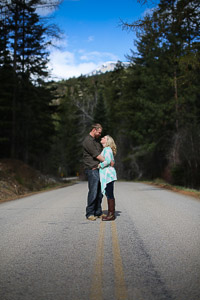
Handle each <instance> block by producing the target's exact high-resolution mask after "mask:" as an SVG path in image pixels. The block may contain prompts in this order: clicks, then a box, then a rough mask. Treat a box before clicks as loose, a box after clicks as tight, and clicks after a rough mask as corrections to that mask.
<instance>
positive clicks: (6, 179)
mask: <svg viewBox="0 0 200 300" xmlns="http://www.w3.org/2000/svg"><path fill="white" fill-rule="evenodd" d="M61 184H63V183H61V182H59V180H55V179H53V178H50V177H48V176H45V175H43V174H41V173H40V172H39V171H37V170H34V169H33V168H31V167H30V166H28V165H26V164H24V163H23V162H21V161H19V160H11V159H2V160H0V202H3V201H7V200H12V199H16V198H18V197H19V196H20V197H21V196H23V195H27V194H30V193H33V192H36V191H40V190H42V189H45V188H47V187H55V186H56V185H61Z"/></svg>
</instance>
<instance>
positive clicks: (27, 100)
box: [0, 0, 200, 189]
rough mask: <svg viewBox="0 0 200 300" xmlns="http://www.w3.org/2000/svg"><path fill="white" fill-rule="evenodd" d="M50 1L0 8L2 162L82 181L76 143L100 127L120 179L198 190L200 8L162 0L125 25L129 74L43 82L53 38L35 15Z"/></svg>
mask: <svg viewBox="0 0 200 300" xmlns="http://www.w3.org/2000/svg"><path fill="white" fill-rule="evenodd" d="M47 3H48V5H49V1H47V2H46V3H45V1H44V0H30V1H25V0H11V1H7V0H3V1H1V4H0V14H1V15H0V32H1V35H0V157H1V158H14V159H19V160H22V161H24V162H26V163H28V164H30V165H31V166H33V167H35V168H37V169H40V170H41V171H43V172H46V173H51V174H54V175H60V174H62V175H63V176H74V175H76V174H77V173H79V174H81V175H82V174H83V173H84V172H83V165H82V141H83V139H84V137H85V136H86V135H87V134H88V132H89V130H90V126H91V124H93V123H101V124H102V126H103V129H104V130H103V134H109V135H111V136H112V137H113V138H114V139H115V142H116V144H117V149H118V152H117V155H116V170H117V174H118V178H119V179H125V180H134V179H137V180H138V179H140V180H142V179H155V178H163V179H165V180H166V181H168V182H170V183H172V184H175V185H181V186H185V187H190V188H196V189H199V188H200V88H199V82H200V40H199V25H200V2H199V0H160V1H159V4H158V5H157V6H156V7H155V8H154V9H152V10H150V11H149V13H148V14H146V15H145V16H144V17H143V18H142V19H139V20H137V21H136V22H133V23H125V22H122V24H121V27H122V30H128V31H130V32H132V31H134V32H136V35H137V39H136V41H135V49H137V50H136V51H133V50H132V51H131V52H130V54H129V55H128V57H127V59H128V60H129V62H130V64H129V66H128V67H127V66H125V65H123V63H122V62H120V61H119V62H118V63H117V65H116V68H115V70H114V71H112V72H106V73H104V74H103V73H101V74H97V75H91V76H80V77H78V78H70V79H68V80H62V81H59V82H55V81H49V80H47V79H48V76H49V74H48V70H47V63H48V56H49V52H48V47H49V45H50V44H51V43H52V40H53V38H56V37H57V38H59V30H58V28H57V27H56V25H52V24H50V23H49V21H48V20H44V19H41V17H40V16H39V15H38V14H37V6H41V5H47ZM51 5H59V3H58V2H57V3H56V2H52V3H51ZM122 5H123V4H122ZM119 44H120V43H119ZM128 51H129V49H127V52H128Z"/></svg>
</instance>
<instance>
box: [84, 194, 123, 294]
mask: <svg viewBox="0 0 200 300" xmlns="http://www.w3.org/2000/svg"><path fill="white" fill-rule="evenodd" d="M104 207H105V198H104V201H103V210H104ZM109 223H111V231H112V251H113V265H114V276H115V299H116V300H127V299H128V294H127V289H126V284H125V279H124V271H123V265H122V258H121V255H120V248H119V241H118V235H117V227H116V223H115V221H111V222H109ZM105 226H106V222H101V223H100V230H99V238H98V244H97V252H96V259H95V264H94V274H93V278H92V286H91V294H90V300H102V299H103V289H102V286H103V276H102V275H103V261H104V236H105Z"/></svg>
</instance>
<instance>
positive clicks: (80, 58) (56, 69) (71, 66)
mask: <svg viewBox="0 0 200 300" xmlns="http://www.w3.org/2000/svg"><path fill="white" fill-rule="evenodd" d="M117 60H118V57H117V56H116V55H114V54H112V53H108V52H98V51H92V52H86V51H84V50H83V49H80V50H78V51H74V52H69V51H62V50H58V49H54V50H53V51H52V52H51V54H50V63H49V69H50V70H51V74H52V78H53V79H54V80H60V79H68V78H70V77H78V76H81V75H86V74H88V73H90V72H92V71H93V70H95V69H97V68H98V67H99V66H100V65H102V64H104V63H105V62H107V61H117Z"/></svg>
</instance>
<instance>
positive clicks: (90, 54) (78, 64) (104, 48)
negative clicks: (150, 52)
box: [49, 0, 146, 80]
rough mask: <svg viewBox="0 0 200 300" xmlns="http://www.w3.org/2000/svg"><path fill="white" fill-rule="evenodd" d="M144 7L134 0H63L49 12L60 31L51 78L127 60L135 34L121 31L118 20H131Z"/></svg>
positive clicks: (139, 14)
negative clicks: (60, 37) (54, 9)
mask: <svg viewBox="0 0 200 300" xmlns="http://www.w3.org/2000/svg"><path fill="white" fill-rule="evenodd" d="M145 10H146V7H145V6H141V5H140V4H139V3H138V2H137V0H121V1H117V0H64V1H63V2H62V4H61V5H60V6H59V8H58V9H57V10H56V11H54V12H53V13H51V16H52V17H53V20H52V21H53V23H56V24H57V25H58V26H59V27H60V29H61V30H62V31H63V39H62V40H61V41H59V42H58V43H57V44H58V46H59V49H51V55H50V64H49V67H50V68H51V70H52V78H53V79H55V80H58V79H67V78H70V77H77V76H80V75H81V74H82V75H85V74H88V73H89V72H91V71H93V70H94V69H96V68H97V67H98V66H99V65H102V64H103V63H105V62H109V61H118V60H120V61H127V59H126V57H125V55H127V54H130V49H134V39H135V35H134V33H133V32H127V31H125V30H122V28H121V26H120V20H123V21H128V22H132V21H135V20H137V19H138V18H140V17H142V16H143V14H144V12H145Z"/></svg>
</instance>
